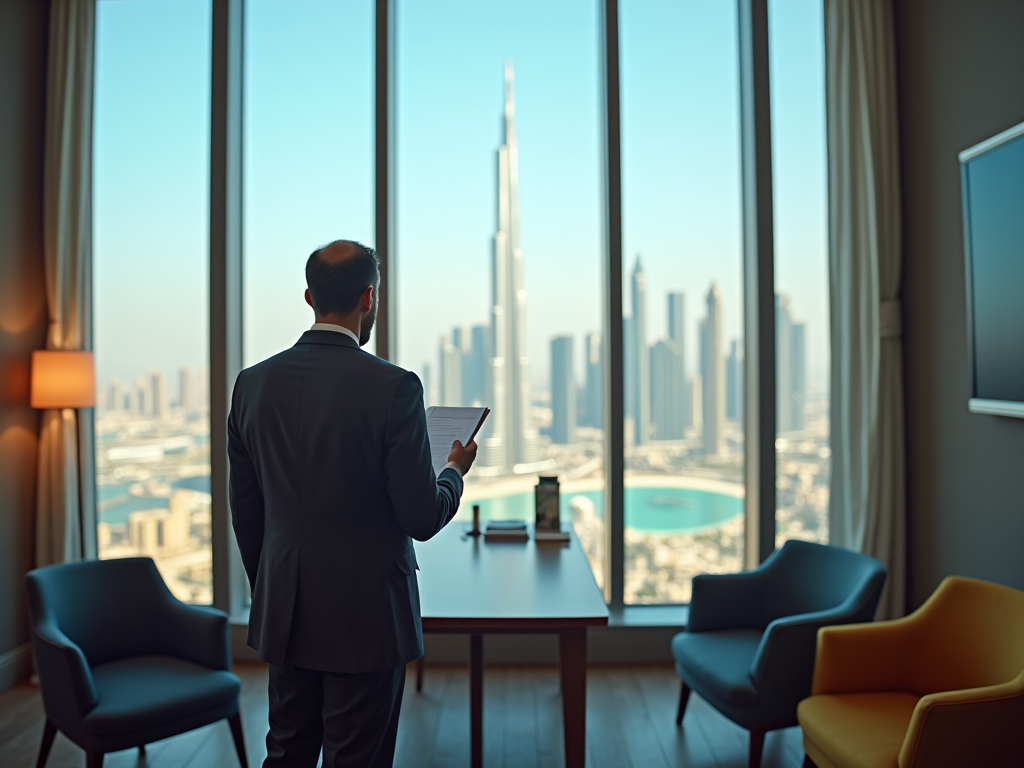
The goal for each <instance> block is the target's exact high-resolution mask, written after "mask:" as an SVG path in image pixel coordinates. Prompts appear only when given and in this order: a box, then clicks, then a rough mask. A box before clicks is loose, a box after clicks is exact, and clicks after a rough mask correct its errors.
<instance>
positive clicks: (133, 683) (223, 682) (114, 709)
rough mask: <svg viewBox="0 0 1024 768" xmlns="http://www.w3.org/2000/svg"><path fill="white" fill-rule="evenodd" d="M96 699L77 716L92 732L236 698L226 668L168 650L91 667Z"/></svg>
mask: <svg viewBox="0 0 1024 768" xmlns="http://www.w3.org/2000/svg"><path fill="white" fill-rule="evenodd" d="M92 675H93V679H94V680H95V681H96V692H97V693H98V694H99V703H98V704H97V705H96V707H95V708H94V709H93V710H92V711H91V712H90V713H89V714H87V715H86V716H85V717H84V718H83V719H82V727H83V728H84V729H85V731H86V732H87V733H91V734H94V735H96V736H110V735H115V734H122V733H131V732H133V731H142V730H146V729H150V728H153V727H154V726H158V725H162V724H165V723H169V722H174V721H175V720H179V719H182V718H185V717H188V716H190V715H194V714H195V713H197V712H202V711H204V710H207V709H213V708H215V707H219V706H222V705H224V704H225V703H226V702H229V701H231V700H232V699H234V698H237V696H238V691H239V689H240V687H241V683H240V682H239V680H238V678H237V677H236V676H235V675H233V674H232V673H230V672H226V671H224V670H218V669H209V668H208V667H203V666H200V665H199V664H193V663H192V662H190V661H183V660H181V659H175V658H171V657H170V656H133V657H131V658H127V659H118V660H117V661H110V662H107V663H106V664H98V665H96V666H95V667H93V668H92Z"/></svg>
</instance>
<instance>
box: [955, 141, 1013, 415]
mask: <svg viewBox="0 0 1024 768" xmlns="http://www.w3.org/2000/svg"><path fill="white" fill-rule="evenodd" d="M960 179H961V188H962V192H963V214H964V258H965V262H966V267H967V344H968V359H969V361H970V366H971V371H970V373H971V398H970V400H969V401H968V407H969V408H970V410H971V411H972V412H974V413H990V414H996V415H999V416H1016V417H1018V418H1024V123H1021V124H1020V125H1018V126H1015V127H1013V128H1010V129H1009V130H1007V131H1003V132H1002V133H1000V134H999V135H998V136H993V137H992V138H991V139H989V140H988V141H984V142H982V143H981V144H978V145H977V146H976V147H971V148H970V149H967V150H964V151H963V152H961V153H960Z"/></svg>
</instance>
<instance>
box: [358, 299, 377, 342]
mask: <svg viewBox="0 0 1024 768" xmlns="http://www.w3.org/2000/svg"><path fill="white" fill-rule="evenodd" d="M376 320H377V293H376V291H375V292H374V294H373V306H371V307H370V314H368V315H366V316H364V317H363V322H361V323H360V324H359V346H360V347H365V346H366V343H367V342H368V341H369V340H370V333H371V332H372V331H373V324H374V322H376Z"/></svg>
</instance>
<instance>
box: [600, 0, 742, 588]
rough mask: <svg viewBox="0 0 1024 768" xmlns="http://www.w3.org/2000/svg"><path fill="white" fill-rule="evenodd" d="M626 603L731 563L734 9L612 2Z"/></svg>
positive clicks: (736, 459)
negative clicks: (615, 19) (616, 6)
mask: <svg viewBox="0 0 1024 768" xmlns="http://www.w3.org/2000/svg"><path fill="white" fill-rule="evenodd" d="M620 8H621V10H620V25H621V26H620V41H621V42H620V45H621V57H620V59H621V67H622V74H621V99H622V109H621V115H622V117H621V119H622V211H623V213H622V229H623V251H622V253H623V263H622V267H623V276H622V285H623V321H624V323H623V339H624V342H623V353H624V354H623V360H624V371H623V380H624V396H625V408H624V410H625V430H624V431H625V448H624V450H625V467H626V476H625V521H624V522H625V558H626V562H625V586H624V592H625V594H624V600H625V602H626V603H665V602H675V603H679V602H688V601H689V599H690V581H691V579H692V577H693V576H695V575H697V574H698V573H705V572H727V571H737V570H740V569H741V568H742V567H743V554H744V538H743V533H744V515H743V508H744V507H743V500H744V487H743V461H744V458H743V457H744V453H743V420H742V417H743V413H742V401H743V398H742V380H743V275H742V242H741V195H740V133H739V131H740V124H739V108H740V102H739V92H738V88H739V80H738V51H737V28H736V6H735V3H723V2H718V1H717V0H702V1H700V2H688V3H677V2H669V1H668V0H665V1H660V0H659V1H655V0H624V1H623V2H622V3H621V6H620Z"/></svg>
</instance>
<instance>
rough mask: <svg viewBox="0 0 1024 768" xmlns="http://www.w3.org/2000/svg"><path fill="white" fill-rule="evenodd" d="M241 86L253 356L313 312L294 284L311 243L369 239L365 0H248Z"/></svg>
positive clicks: (246, 328)
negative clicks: (243, 69)
mask: <svg viewBox="0 0 1024 768" xmlns="http://www.w3.org/2000/svg"><path fill="white" fill-rule="evenodd" d="M244 87H245V97H244V105H245V107H244V108H245V121H244V137H245V139H244V151H245V166H244V173H243V180H244V184H245V190H244V194H243V201H244V206H245V209H244V219H243V221H244V259H245V261H244V268H243V270H242V274H243V281H244V293H243V301H242V306H243V312H244V318H243V326H242V327H243V332H244V346H243V349H244V355H243V360H244V364H245V365H252V364H253V363H257V362H259V361H260V360H263V359H265V358H267V357H269V356H271V355H273V354H275V353H277V352H280V351H281V350H283V349H285V348H287V347H290V346H291V345H293V344H294V343H295V342H296V341H297V340H298V338H299V336H300V335H301V334H302V332H303V331H304V330H306V329H308V328H309V326H310V325H311V324H312V322H313V311H312V310H311V309H310V308H309V307H308V306H307V305H306V303H305V302H304V301H303V298H302V294H303V291H304V290H305V288H306V278H305V271H304V270H305V266H306V259H307V258H308V256H309V254H310V253H311V252H312V251H313V250H314V249H315V248H317V247H319V246H321V245H324V244H326V243H327V242H329V241H331V240H336V239H339V238H342V239H347V240H359V241H361V242H363V243H366V244H368V245H373V188H374V180H373V2H372V1H371V0H346V1H345V2H331V1H329V0H247V2H246V4H245V72H244ZM366 348H367V350H368V351H370V352H372V351H373V350H374V342H373V340H372V339H371V341H370V343H369V344H368V345H367V347H366Z"/></svg>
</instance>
